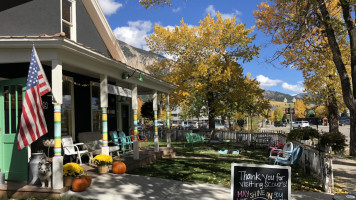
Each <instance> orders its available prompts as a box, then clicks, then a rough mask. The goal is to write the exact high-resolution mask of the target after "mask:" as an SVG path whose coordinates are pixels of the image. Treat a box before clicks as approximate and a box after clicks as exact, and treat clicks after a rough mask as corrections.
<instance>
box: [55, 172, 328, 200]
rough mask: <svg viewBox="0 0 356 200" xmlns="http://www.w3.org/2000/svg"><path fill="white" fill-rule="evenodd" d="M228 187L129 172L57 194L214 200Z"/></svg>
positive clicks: (299, 197)
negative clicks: (85, 188)
mask: <svg viewBox="0 0 356 200" xmlns="http://www.w3.org/2000/svg"><path fill="white" fill-rule="evenodd" d="M230 192H231V189H230V187H226V186H222V185H215V184H203V183H190V182H180V181H175V180H168V179H161V178H154V177H146V176H138V175H131V174H123V175H117V174H112V173H109V174H105V175H102V176H98V177H96V178H94V179H93V182H92V185H91V186H90V187H89V188H87V190H86V191H84V192H73V191H71V190H69V191H67V192H65V193H63V194H61V197H80V198H86V199H105V200H111V199H112V200H117V199H120V200H121V199H129V200H131V199H157V200H180V199H191V200H195V199H199V200H217V199H230V196H231V194H230ZM332 197H333V195H330V194H324V193H316V192H295V191H292V199H293V200H304V199H323V200H324V199H330V200H331V199H332Z"/></svg>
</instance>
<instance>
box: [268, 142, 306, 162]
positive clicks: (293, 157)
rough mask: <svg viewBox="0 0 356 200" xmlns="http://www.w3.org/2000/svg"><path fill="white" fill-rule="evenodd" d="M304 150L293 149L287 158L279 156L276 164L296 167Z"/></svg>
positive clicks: (299, 148)
mask: <svg viewBox="0 0 356 200" xmlns="http://www.w3.org/2000/svg"><path fill="white" fill-rule="evenodd" d="M302 153H303V148H302V147H301V146H297V147H296V148H294V149H293V151H292V152H291V153H289V154H288V155H287V156H285V157H280V156H279V155H277V158H276V159H275V160H274V164H275V165H277V164H282V165H294V164H296V163H297V162H298V161H299V159H300V157H301V156H302Z"/></svg>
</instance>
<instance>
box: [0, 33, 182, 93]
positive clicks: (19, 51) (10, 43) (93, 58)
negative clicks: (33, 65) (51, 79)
mask: <svg viewBox="0 0 356 200" xmlns="http://www.w3.org/2000/svg"><path fill="white" fill-rule="evenodd" d="M33 44H34V45H35V47H36V50H37V53H38V56H39V58H40V60H41V62H42V63H43V64H45V65H48V66H52V61H54V60H58V61H60V62H62V67H63V70H66V71H70V72H74V73H78V74H81V75H85V76H89V77H93V78H97V79H100V75H107V76H108V80H109V82H112V83H116V84H117V85H119V86H121V87H124V88H129V89H131V88H132V87H133V86H134V85H137V89H138V94H139V95H140V94H152V93H153V92H154V91H155V90H157V91H158V92H162V93H169V92H170V91H171V90H173V89H175V88H176V86H175V85H173V84H171V83H168V82H165V81H163V80H160V79H157V78H155V77H153V76H151V75H149V74H147V73H145V72H143V71H140V70H138V69H135V68H132V67H130V66H128V65H126V64H124V63H122V62H120V61H116V60H114V59H112V58H109V57H107V56H105V55H103V54H100V53H99V52H96V51H95V50H93V49H90V48H88V47H84V46H83V45H81V44H79V43H76V42H73V41H71V40H68V39H66V38H63V37H57V38H28V37H24V38H0V64H6V63H21V62H29V61H30V56H31V49H32V45H33ZM124 72H127V73H129V74H130V75H131V74H132V76H131V77H130V78H129V79H122V73H124ZM139 74H142V77H143V81H142V82H141V81H139V80H138V78H139Z"/></svg>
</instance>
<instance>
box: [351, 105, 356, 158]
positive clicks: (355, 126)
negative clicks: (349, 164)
mask: <svg viewBox="0 0 356 200" xmlns="http://www.w3.org/2000/svg"><path fill="white" fill-rule="evenodd" d="M354 133H356V115H355V111H351V110H350V141H349V144H350V156H356V148H355V147H356V135H355V134H354ZM352 147H353V148H352Z"/></svg>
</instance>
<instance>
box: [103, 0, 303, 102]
mask: <svg viewBox="0 0 356 200" xmlns="http://www.w3.org/2000/svg"><path fill="white" fill-rule="evenodd" d="M138 1H139V0H99V3H100V5H101V7H102V9H103V12H104V14H105V15H106V18H107V20H108V22H109V24H110V26H111V28H112V30H113V31H114V34H115V36H116V37H117V38H118V39H119V40H122V41H124V42H126V43H128V44H130V45H133V46H135V47H138V48H142V49H145V50H149V49H148V48H147V46H146V44H145V39H144V38H145V37H147V36H149V35H150V34H152V33H153V25H154V23H157V24H159V25H161V26H164V27H168V26H175V25H179V23H180V21H181V20H182V19H184V22H185V23H187V24H189V25H193V26H196V25H199V21H200V20H201V19H203V18H205V17H206V16H207V14H208V13H210V14H211V15H212V16H214V15H215V14H216V12H217V11H219V12H220V13H222V14H223V17H232V16H236V21H237V22H238V23H244V24H246V26H247V27H248V28H250V27H252V26H255V19H254V17H253V10H255V9H257V5H258V4H260V2H261V1H260V0H248V1H243V0H187V1H185V0H172V7H169V6H163V7H158V8H156V9H145V8H144V7H143V6H141V5H140V4H139V3H138ZM254 33H255V34H257V38H256V40H255V41H254V43H255V44H256V45H262V50H261V51H260V55H259V57H258V58H255V59H254V60H253V61H251V62H250V63H244V64H243V65H242V66H243V68H244V73H245V74H247V73H250V74H251V76H252V77H254V78H256V79H257V80H258V81H259V82H260V87H262V88H263V89H266V90H272V91H278V92H283V93H286V94H291V95H294V94H298V93H302V91H303V88H304V86H303V76H302V72H300V71H297V70H296V69H292V68H285V67H282V66H281V65H279V64H278V62H274V64H270V63H267V62H266V60H267V59H268V58H270V57H271V56H272V55H273V53H274V52H275V50H276V49H278V48H279V47H277V46H273V45H272V44H270V37H269V36H267V35H264V34H263V33H262V32H260V31H258V30H257V28H255V31H254Z"/></svg>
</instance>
